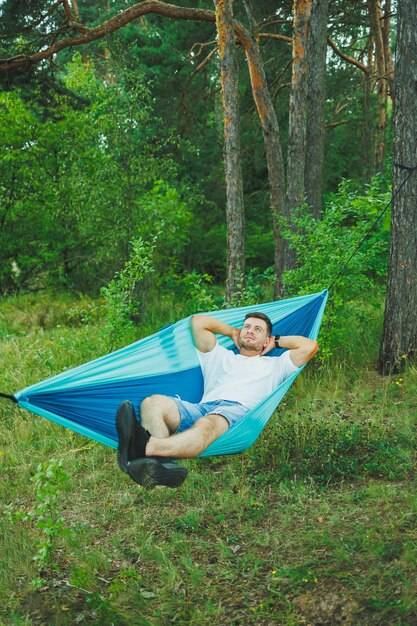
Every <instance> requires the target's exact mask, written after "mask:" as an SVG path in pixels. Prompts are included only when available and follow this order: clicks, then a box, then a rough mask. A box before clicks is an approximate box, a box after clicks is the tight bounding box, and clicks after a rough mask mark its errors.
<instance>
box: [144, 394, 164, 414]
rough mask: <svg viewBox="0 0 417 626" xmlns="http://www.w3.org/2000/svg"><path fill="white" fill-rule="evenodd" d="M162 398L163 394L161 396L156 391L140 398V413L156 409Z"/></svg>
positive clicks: (159, 405)
mask: <svg viewBox="0 0 417 626" xmlns="http://www.w3.org/2000/svg"><path fill="white" fill-rule="evenodd" d="M164 398H165V396H161V395H160V394H157V393H155V394H154V395H152V396H147V397H146V398H144V399H143V400H142V404H141V405H140V412H141V414H142V415H143V413H148V412H149V411H154V410H157V409H158V408H159V407H161V406H162V403H163V399H164Z"/></svg>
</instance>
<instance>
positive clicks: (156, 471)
mask: <svg viewBox="0 0 417 626" xmlns="http://www.w3.org/2000/svg"><path fill="white" fill-rule="evenodd" d="M127 471H128V474H129V476H130V477H131V478H132V479H133V480H134V481H135V482H136V483H138V484H139V485H142V487H146V488H147V489H153V488H154V487H156V486H157V485H162V486H164V487H172V488H174V487H179V486H180V485H182V483H183V482H184V480H185V479H186V478H187V474H188V470H187V469H186V468H185V467H182V466H181V465H177V464H176V463H170V462H167V463H163V462H161V461H158V460H157V459H153V458H151V457H143V458H138V459H133V460H132V461H130V462H129V463H128V466H127Z"/></svg>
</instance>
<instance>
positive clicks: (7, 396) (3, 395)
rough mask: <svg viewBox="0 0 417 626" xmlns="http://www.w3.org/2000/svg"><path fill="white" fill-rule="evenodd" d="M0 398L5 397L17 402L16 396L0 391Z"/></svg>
mask: <svg viewBox="0 0 417 626" xmlns="http://www.w3.org/2000/svg"><path fill="white" fill-rule="evenodd" d="M0 398H6V399H7V400H11V401H12V402H16V404H17V400H16V398H15V397H14V396H12V395H10V394H8V393H1V391H0Z"/></svg>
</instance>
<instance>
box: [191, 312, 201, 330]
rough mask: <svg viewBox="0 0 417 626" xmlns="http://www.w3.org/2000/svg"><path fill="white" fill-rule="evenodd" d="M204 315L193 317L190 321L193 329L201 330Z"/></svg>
mask: <svg viewBox="0 0 417 626" xmlns="http://www.w3.org/2000/svg"><path fill="white" fill-rule="evenodd" d="M203 317H204V316H203V315H192V316H191V319H190V326H191V328H194V329H197V328H201V327H202V325H203Z"/></svg>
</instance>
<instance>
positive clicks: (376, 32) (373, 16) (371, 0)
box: [368, 0, 388, 172]
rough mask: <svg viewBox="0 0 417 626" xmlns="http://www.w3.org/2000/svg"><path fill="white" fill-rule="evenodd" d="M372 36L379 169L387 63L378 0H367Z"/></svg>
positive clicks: (382, 151)
mask: <svg viewBox="0 0 417 626" xmlns="http://www.w3.org/2000/svg"><path fill="white" fill-rule="evenodd" d="M368 12H369V16H370V20H371V32H372V38H373V41H374V44H375V76H374V78H375V84H376V88H377V89H376V92H377V110H378V118H377V125H376V133H375V168H376V171H377V172H379V171H381V169H382V167H383V163H384V154H385V129H386V126H387V97H388V82H387V73H388V72H387V63H386V59H385V45H384V36H383V30H382V17H383V14H382V11H381V7H380V5H379V1H378V0H368Z"/></svg>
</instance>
